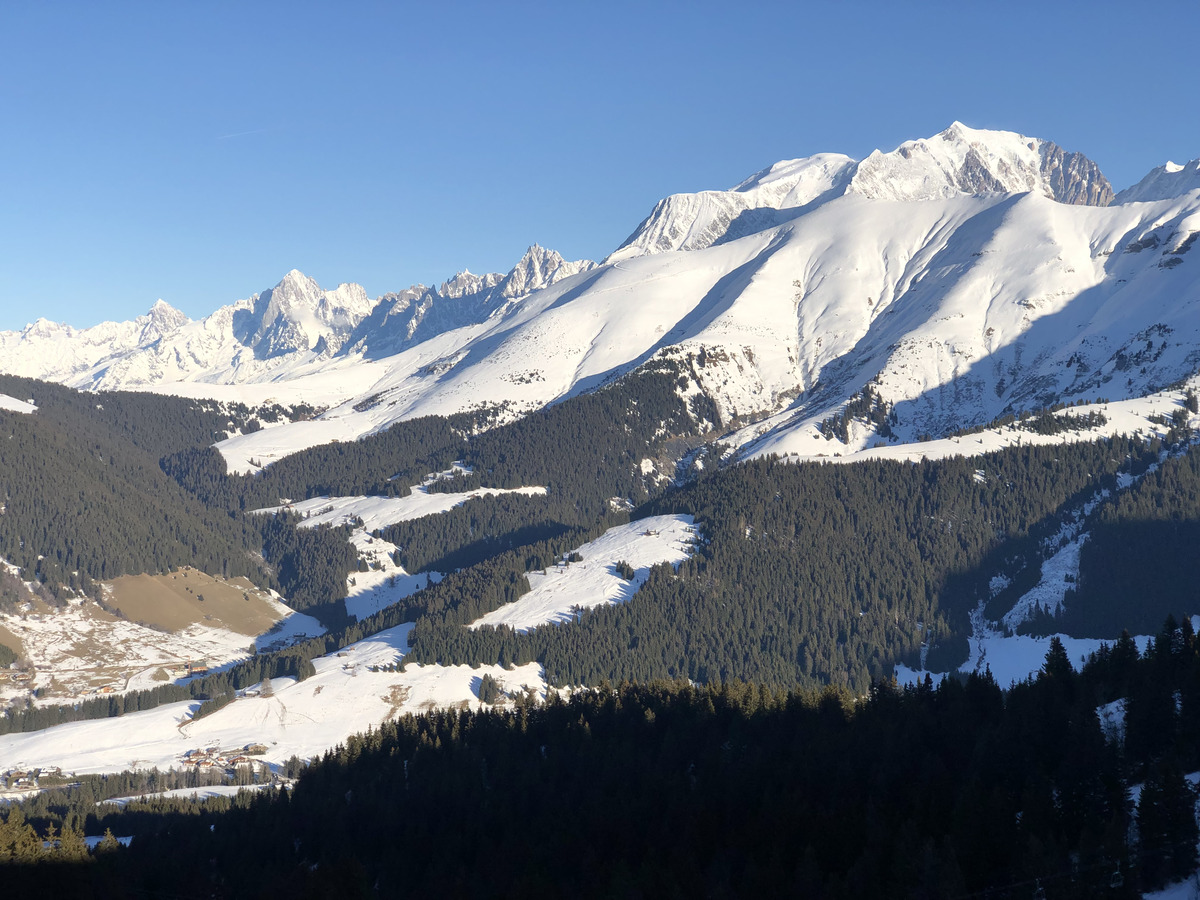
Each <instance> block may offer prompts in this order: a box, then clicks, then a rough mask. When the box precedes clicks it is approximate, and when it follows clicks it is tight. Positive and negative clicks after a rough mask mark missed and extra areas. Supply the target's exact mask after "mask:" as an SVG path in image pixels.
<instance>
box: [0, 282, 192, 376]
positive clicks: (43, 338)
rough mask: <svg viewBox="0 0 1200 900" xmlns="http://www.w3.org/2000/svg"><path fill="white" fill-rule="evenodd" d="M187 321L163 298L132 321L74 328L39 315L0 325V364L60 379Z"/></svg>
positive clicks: (12, 370)
mask: <svg viewBox="0 0 1200 900" xmlns="http://www.w3.org/2000/svg"><path fill="white" fill-rule="evenodd" d="M187 321H188V317H187V316H185V315H184V314H183V313H181V312H180V311H179V310H177V309H175V308H173V307H172V306H171V305H170V304H168V303H164V302H163V301H162V300H159V301H158V302H157V303H155V304H154V306H152V307H151V308H150V311H149V312H148V313H146V315H144V316H138V317H137V318H136V319H134V320H133V321H132V322H101V323H100V324H99V325H96V326H93V327H92V328H83V329H77V328H72V327H71V326H70V325H65V324H59V323H57V322H51V321H49V320H47V319H38V320H37V321H36V322H33V323H31V324H29V325H26V326H25V328H23V329H22V330H21V331H0V361H2V362H0V364H2V365H3V369H4V371H5V372H6V373H8V374H10V375H22V376H24V377H27V378H41V379H48V380H52V381H65V380H68V379H69V378H70V377H71V376H72V375H74V374H75V373H77V372H82V371H86V370H88V369H91V368H93V367H94V366H96V365H98V364H102V363H104V362H105V361H106V360H110V359H119V358H121V357H123V356H126V355H128V354H130V353H133V352H135V351H137V350H141V349H143V348H145V347H149V346H152V345H153V344H154V343H155V342H157V341H158V340H160V339H161V338H162V337H163V336H164V335H166V334H170V333H171V332H173V331H175V330H176V329H178V328H179V327H180V326H182V325H184V324H186V323H187Z"/></svg>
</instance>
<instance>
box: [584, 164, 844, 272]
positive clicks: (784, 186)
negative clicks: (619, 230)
mask: <svg viewBox="0 0 1200 900" xmlns="http://www.w3.org/2000/svg"><path fill="white" fill-rule="evenodd" d="M853 168H854V160H852V159H851V158H850V157H848V156H842V155H841V154H837V153H820V154H818V155H816V156H811V157H807V158H805V159H791V160H785V161H783V162H778V163H775V165H773V166H771V167H770V168H768V169H764V170H763V171H762V172H759V173H757V174H756V175H752V176H751V177H750V178H748V179H746V180H745V181H743V182H742V183H741V184H739V185H737V186H736V187H734V188H732V189H731V190H728V191H701V192H699V193H695V194H672V195H671V196H670V197H667V198H665V199H663V200H660V201H659V202H658V203H657V204H656V205H655V207H654V210H653V211H652V212H651V213H650V215H649V216H647V217H646V219H645V220H644V221H643V222H642V223H641V224H640V225H639V226H638V227H637V229H636V230H635V231H634V232H633V234H631V235H630V236H629V237H628V238H627V239H626V240H625V243H623V244H622V245H621V246H620V247H618V248H617V249H616V250H614V251H613V252H612V253H611V254H609V256H608V258H607V259H605V262H606V263H614V262H619V261H620V260H623V259H632V258H634V257H636V256H645V255H648V254H652V253H666V252H669V251H672V250H702V249H704V248H705V247H709V246H711V245H713V244H716V243H720V242H721V241H727V240H732V239H734V238H739V237H743V236H745V235H747V234H753V233H754V232H756V231H762V230H763V229H764V228H767V227H770V226H772V225H776V224H778V223H779V222H781V221H784V220H786V218H788V216H786V215H781V214H780V213H781V212H782V211H784V210H795V209H797V208H799V207H803V206H806V205H807V204H809V203H812V202H814V201H816V200H818V199H819V198H822V197H825V196H828V195H829V194H831V193H836V192H837V191H838V190H839V189H844V188H845V186H846V183H847V181H848V180H849V176H850V173H851V171H852V170H853Z"/></svg>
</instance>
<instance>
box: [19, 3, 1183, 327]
mask: <svg viewBox="0 0 1200 900" xmlns="http://www.w3.org/2000/svg"><path fill="white" fill-rule="evenodd" d="M740 6H741V8H739V9H734V4H733V3H728V2H723V3H711V4H710V3H704V2H690V3H682V2H680V3H645V2H643V3H628V4H625V3H615V2H607V3H569V2H558V3H544V4H543V3H505V2H496V0H493V2H486V3H452V2H449V3H442V4H437V5H435V4H433V3H420V4H418V3H410V4H401V3H366V2H363V3H354V2H350V3H339V4H337V7H338V8H336V9H335V8H334V4H332V3H327V4H308V3H303V2H278V3H271V2H237V3H228V4H225V3H219V2H204V3H200V2H196V3H162V2H145V3H123V2H104V3H96V2H92V0H89V2H86V3H70V2H55V3H17V2H6V0H0V115H2V117H3V118H2V122H3V125H2V130H0V171H2V172H3V176H2V177H3V193H2V194H0V248H2V249H0V329H13V328H20V327H23V326H24V324H25V323H26V322H28V321H31V320H33V319H35V318H37V317H38V316H46V317H47V318H50V319H53V320H56V321H67V322H69V323H71V324H73V325H76V326H81V327H82V326H87V325H92V324H95V323H96V322H98V321H101V320H104V319H127V318H132V317H133V316H135V315H138V314H140V313H142V312H144V311H145V310H146V309H148V308H149V307H150V305H151V304H152V303H154V301H155V300H156V299H158V298H160V297H161V298H162V299H164V300H166V301H167V302H169V303H171V304H173V305H175V306H177V307H179V308H180V309H182V310H183V311H184V312H186V313H187V314H188V315H190V316H192V317H193V318H197V317H200V316H203V315H205V314H207V313H209V312H211V311H212V310H213V309H215V308H216V307H217V306H220V305H222V304H225V303H230V302H232V301H234V300H236V299H238V298H242V297H248V296H250V295H251V294H253V293H255V292H257V291H260V290H262V289H264V288H267V287H270V286H271V285H273V284H275V283H276V282H277V281H278V280H279V278H280V277H282V275H283V274H284V273H285V272H286V271H288V270H289V269H291V268H299V269H301V270H302V271H304V272H306V273H308V274H310V275H312V276H313V277H315V278H316V279H317V280H318V281H319V282H321V284H322V285H324V286H327V287H332V286H334V285H336V284H337V283H339V282H342V281H357V282H359V283H361V284H363V285H364V286H365V287H366V288H367V291H368V293H369V294H371V296H377V295H378V294H380V293H383V292H384V291H388V290H396V289H399V288H402V287H405V286H407V285H408V284H411V283H413V282H418V281H421V282H425V283H433V282H437V281H441V280H442V279H444V278H446V277H448V276H450V275H452V274H453V273H454V272H455V271H458V270H460V269H463V268H469V269H471V270H472V271H476V272H483V271H492V270H506V269H508V268H509V267H510V266H511V265H512V263H514V262H515V261H516V260H517V259H518V258H519V256H520V255H521V253H522V252H523V251H524V250H525V248H526V247H527V246H528V245H529V244H531V243H534V242H537V243H540V244H542V245H543V246H547V247H553V248H555V249H557V250H559V251H560V252H562V253H563V255H564V256H567V257H568V258H579V257H590V258H593V259H599V258H601V257H603V256H604V255H605V254H606V253H608V252H609V251H610V250H612V249H613V248H615V247H616V246H617V245H618V244H619V243H620V242H621V241H622V240H623V239H624V238H625V237H626V236H627V235H628V234H629V232H630V231H632V230H633V228H634V227H635V226H636V225H637V224H638V222H639V221H640V220H641V219H642V218H643V217H644V216H645V215H646V213H647V212H649V210H650V208H651V206H652V205H653V203H654V201H655V200H657V199H658V198H659V197H662V196H664V195H666V194H669V193H673V192H676V191H693V190H701V189H705V188H726V187H730V186H731V185H733V184H734V183H736V182H738V181H740V180H741V179H742V178H744V177H745V176H747V175H749V174H751V173H753V172H754V171H756V170H758V169H760V168H763V167H765V166H767V165H769V164H770V163H772V162H774V161H775V160H778V159H785V158H792V157H797V156H806V155H809V154H812V153H816V152H820V151H838V152H843V153H848V154H850V155H851V156H854V157H856V158H861V157H862V156H865V155H866V154H867V153H869V152H870V151H871V150H872V149H875V148H877V147H878V148H881V149H884V150H890V149H892V148H894V147H895V146H896V145H897V144H898V143H900V142H901V141H903V140H907V139H909V138H916V137H927V136H929V135H932V134H935V133H936V132H938V131H940V130H942V129H943V128H945V127H946V126H947V125H948V124H949V123H950V122H951V121H953V120H955V119H959V120H961V121H963V122H965V123H966V124H968V125H971V126H974V127H980V128H1004V129H1010V130H1013V131H1020V132H1023V133H1025V134H1029V135H1034V136H1038V137H1044V138H1049V139H1051V140H1054V141H1057V142H1058V143H1059V144H1062V145H1063V146H1064V147H1066V148H1067V149H1069V150H1080V151H1082V152H1084V153H1086V154H1087V155H1088V156H1090V157H1092V158H1093V159H1094V160H1096V161H1097V162H1098V163H1099V164H1100V167H1101V168H1102V169H1103V170H1104V172H1105V173H1106V174H1107V175H1108V176H1109V178H1110V179H1111V180H1112V181H1113V183H1114V185H1115V186H1116V187H1117V188H1118V189H1120V188H1122V187H1125V186H1127V185H1129V184H1131V183H1133V182H1135V181H1137V180H1138V179H1139V178H1140V177H1141V176H1142V175H1144V174H1145V173H1146V172H1147V171H1148V170H1149V169H1151V168H1152V167H1153V166H1156V165H1159V164H1161V163H1162V162H1164V161H1166V160H1167V159H1174V160H1176V161H1177V162H1183V161H1186V160H1189V159H1192V158H1195V157H1197V156H1200V117H1198V116H1197V115H1196V107H1195V100H1194V97H1193V96H1192V95H1193V90H1192V84H1191V82H1192V80H1193V75H1192V70H1191V61H1192V60H1193V59H1194V55H1195V46H1194V45H1195V40H1196V38H1197V36H1198V35H1200V28H1198V27H1197V26H1198V25H1200V11H1198V9H1197V8H1196V7H1194V6H1192V5H1191V4H1175V5H1173V6H1169V7H1162V6H1158V7H1149V8H1147V7H1144V6H1142V5H1140V4H1133V3H1127V2H1126V3H1121V4H1115V3H1114V4H1105V3H1090V4H1054V3H1045V2H1039V3H1025V2H1009V3H1003V4H1001V3H989V4H982V3H914V2H900V0H892V2H887V3H882V2H881V3H860V4H847V3H838V4H833V3H823V4H806V3H799V2H788V3H752V2H743V3H742V4H740ZM1148 9H1149V10H1153V11H1144V10H1148Z"/></svg>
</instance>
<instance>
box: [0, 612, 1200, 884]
mask: <svg viewBox="0 0 1200 900" xmlns="http://www.w3.org/2000/svg"><path fill="white" fill-rule="evenodd" d="M1198 650H1200V647H1198V644H1197V641H1196V637H1195V635H1194V634H1193V632H1192V630H1191V628H1190V626H1189V625H1187V624H1186V623H1185V624H1184V625H1182V626H1180V625H1177V624H1176V623H1175V622H1174V621H1173V620H1169V621H1168V622H1167V623H1166V624H1165V625H1164V627H1163V628H1162V630H1161V631H1160V633H1159V636H1158V638H1157V639H1156V640H1155V641H1154V643H1153V644H1152V646H1151V647H1150V649H1149V651H1148V652H1147V653H1146V655H1145V656H1144V657H1141V658H1139V655H1138V651H1137V649H1136V647H1135V646H1134V645H1133V642H1132V641H1130V640H1129V639H1128V638H1127V637H1126V638H1124V639H1122V640H1121V641H1119V642H1118V643H1117V644H1116V645H1114V646H1113V647H1110V648H1105V650H1104V651H1103V652H1102V653H1100V654H1097V655H1095V656H1093V658H1092V659H1091V660H1090V661H1089V662H1088V663H1087V665H1086V666H1084V667H1083V670H1082V672H1081V673H1076V672H1074V671H1073V670H1072V668H1071V664H1070V661H1069V660H1068V659H1067V658H1066V655H1065V653H1064V651H1063V649H1062V646H1061V645H1060V644H1057V643H1053V644H1052V645H1051V649H1050V652H1049V653H1048V654H1047V657H1046V660H1045V664H1044V666H1043V667H1042V671H1041V674H1040V675H1039V676H1038V677H1037V678H1036V680H1032V681H1030V682H1028V683H1026V684H1023V685H1019V686H1017V687H1014V688H1013V689H1011V690H1010V691H1008V692H1007V693H1004V692H1002V691H1001V690H1000V688H999V687H998V686H997V685H996V684H995V682H994V681H992V680H991V678H990V677H989V676H988V675H986V674H985V675H982V676H979V675H972V676H970V677H968V678H966V679H965V680H963V681H961V682H960V681H956V680H946V681H943V682H942V683H941V684H940V685H939V686H937V687H934V686H932V685H929V684H927V685H925V686H923V687H919V688H910V689H907V690H904V691H897V690H896V689H895V688H894V687H892V686H889V685H888V684H887V683H886V682H884V683H877V684H876V685H875V686H874V687H873V688H872V690H871V692H870V696H869V697H868V698H865V699H863V700H861V701H858V702H854V701H851V700H850V699H849V698H848V696H847V695H845V694H844V693H839V692H836V691H833V690H827V691H826V692H824V693H815V692H796V691H791V692H782V691H772V690H769V689H765V688H763V687H761V686H759V687H755V686H752V685H746V684H741V683H732V684H721V685H712V686H708V687H704V686H691V685H688V684H686V683H683V682H674V683H655V684H651V685H648V686H642V687H638V686H631V685H624V686H621V687H619V688H617V689H615V690H614V689H611V688H603V689H601V690H598V691H586V692H582V693H579V694H576V695H574V696H572V697H571V698H570V699H569V700H566V701H561V700H558V701H551V702H550V703H549V704H547V705H545V706H541V707H537V706H533V707H531V706H528V705H526V704H524V703H518V704H517V705H516V707H515V708H513V709H509V710H507V711H484V712H455V711H451V712H441V713H435V714H432V715H427V716H420V717H412V716H406V717H404V718H402V719H400V720H398V721H395V722H389V723H386V724H385V725H383V726H382V727H381V728H380V729H379V730H378V731H374V732H372V733H370V734H368V735H364V736H362V737H361V738H356V739H354V740H352V741H350V742H349V743H348V744H347V746H345V747H344V748H338V749H337V750H335V751H333V752H331V753H328V754H326V756H325V758H324V759H323V760H321V761H320V762H318V763H317V764H316V765H314V766H312V767H310V768H309V769H308V770H307V771H306V772H305V773H304V774H303V775H302V777H301V778H300V781H299V784H298V785H297V786H296V788H295V789H294V790H293V791H290V792H287V793H278V794H267V795H261V796H259V797H257V798H254V799H251V798H245V799H244V800H243V801H239V802H237V803H234V804H232V806H233V808H232V809H230V808H229V807H230V804H228V803H227V802H224V803H220V804H217V805H215V806H213V807H211V808H210V809H208V810H203V809H198V808H196V807H195V806H175V807H172V804H170V803H167V802H158V803H156V804H155V805H154V807H152V809H153V810H154V811H155V812H156V815H153V816H151V815H147V812H148V811H150V809H151V808H138V807H136V806H135V807H134V808H132V809H130V811H128V812H120V811H118V810H116V809H113V808H107V807H106V808H100V809H98V808H97V807H96V806H95V797H96V789H95V788H94V787H92V786H90V785H89V786H87V793H86V796H85V797H83V798H82V799H81V798H79V797H76V796H73V795H72V794H71V793H69V792H68V793H62V792H60V793H57V794H55V795H53V796H52V797H49V798H46V799H45V800H42V801H38V802H37V803H36V804H27V805H26V808H25V809H19V808H18V809H14V810H13V811H12V812H10V813H9V814H8V815H7V821H6V822H5V824H3V825H0V853H5V852H6V851H7V853H11V854H13V856H11V857H8V858H9V859H12V861H13V862H15V863H17V865H16V866H12V867H10V868H8V869H6V871H5V873H4V875H5V883H6V885H11V886H13V887H14V888H15V887H18V886H21V887H24V886H26V885H28V886H30V887H32V886H34V885H35V884H36V885H37V886H38V887H40V888H41V889H42V890H49V891H51V892H52V893H53V892H54V891H56V890H67V889H69V888H71V886H75V885H79V884H81V883H84V882H86V883H88V884H91V885H102V886H105V889H106V890H111V891H112V892H113V893H112V896H142V895H147V894H153V893H156V892H160V891H166V892H168V893H170V894H171V895H172V896H183V897H192V896H196V897H200V896H204V897H211V896H217V897H256V896H263V895H265V894H266V893H271V894H275V893H279V892H283V893H296V894H299V895H301V896H333V895H336V896H340V897H359V896H361V897H370V896H376V895H384V896H412V897H443V896H447V895H458V896H473V897H510V896H545V895H551V894H554V895H570V896H578V897H613V896H663V897H687V896H697V895H702V896H722V897H764V896H787V895H800V896H810V897H829V898H843V897H844V898H858V897H870V896H923V897H932V898H937V897H963V896H975V895H977V894H979V895H982V894H985V893H986V895H987V896H993V897H1027V896H1031V895H1033V894H1034V891H1035V889H1036V888H1037V887H1039V886H1040V887H1041V888H1042V890H1043V891H1044V892H1045V894H1046V896H1048V897H1059V898H1086V897H1096V896H1108V897H1136V896H1138V895H1139V894H1140V892H1141V891H1142V890H1149V889H1154V888H1156V887H1159V886H1162V885H1163V884H1165V883H1167V882H1170V881H1172V880H1175V879H1177V878H1179V877H1180V876H1181V875H1186V874H1187V873H1189V872H1191V871H1192V869H1193V868H1194V867H1195V865H1196V862H1197V854H1196V840H1197V837H1198V836H1200V834H1198V830H1197V825H1196V820H1195V818H1194V815H1193V806H1194V803H1195V799H1196V794H1195V790H1194V788H1192V787H1191V786H1190V785H1189V784H1188V783H1187V782H1186V781H1185V780H1184V778H1183V774H1182V773H1183V772H1186V771H1190V770H1192V769H1194V768H1195V767H1196V766H1197V765H1200V757H1198V756H1197V747H1200V743H1197V735H1196V734H1195V733H1194V732H1195V722H1196V721H1200V719H1198V718H1197V717H1196V715H1195V713H1196V708H1195V707H1196V704H1197V702H1200V652H1198ZM1172 696H1179V697H1181V698H1182V700H1181V703H1180V704H1179V705H1177V704H1175V703H1173V702H1167V703H1162V702H1161V699H1162V698H1164V697H1166V698H1171V697H1172ZM1118 698H1123V699H1124V705H1125V708H1126V710H1127V714H1126V723H1127V724H1126V726H1125V732H1124V735H1123V736H1122V734H1120V733H1119V732H1109V733H1107V734H1106V733H1105V731H1104V730H1103V729H1102V727H1101V723H1100V720H1099V719H1098V717H1097V713H1096V709H1097V706H1098V705H1101V704H1105V703H1109V702H1111V701H1114V700H1117V699H1118ZM882 748H886V749H885V750H884V749H882ZM881 750H882V752H881ZM1133 785H1138V786H1139V793H1138V798H1137V800H1136V801H1135V800H1133V799H1132V797H1131V793H1130V788H1131V786H1133ZM81 804H82V805H81ZM1135 817H1136V822H1137V827H1136V828H1131V827H1130V826H1131V823H1132V822H1133V821H1134V819H1135ZM81 826H83V827H86V828H87V830H88V831H89V832H91V833H99V832H100V831H102V830H103V829H105V828H107V829H109V830H111V831H112V833H115V834H135V835H137V837H136V839H135V840H134V842H133V844H132V846H131V848H130V849H129V850H128V851H124V852H121V853H108V854H103V855H101V857H100V858H99V859H98V860H96V861H95V862H85V863H82V864H81V863H75V864H60V865H55V864H54V860H55V858H56V857H55V855H53V854H47V853H44V852H43V855H42V857H41V864H40V865H38V866H37V867H36V868H31V869H26V868H22V867H21V864H22V863H29V862H35V861H37V860H38V853H37V852H36V851H35V850H30V849H29V848H30V846H31V843H34V842H36V837H35V838H34V841H33V842H31V840H30V836H31V835H34V836H36V835H37V834H45V833H46V831H47V829H48V828H50V827H53V828H55V829H56V830H57V829H62V828H64V827H66V828H68V829H70V830H71V831H72V832H73V833H78V829H80V827H81ZM63 854H64V856H66V855H67V851H63ZM122 892H127V893H122ZM101 895H102V896H106V894H101Z"/></svg>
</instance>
